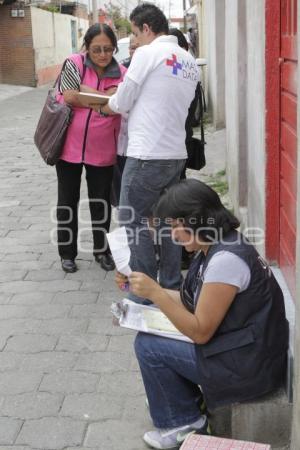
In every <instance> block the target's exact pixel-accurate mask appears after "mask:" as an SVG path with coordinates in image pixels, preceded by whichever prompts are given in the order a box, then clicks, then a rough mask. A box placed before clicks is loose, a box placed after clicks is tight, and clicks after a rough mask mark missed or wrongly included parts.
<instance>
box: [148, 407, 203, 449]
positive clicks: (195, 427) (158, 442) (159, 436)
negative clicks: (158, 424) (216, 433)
mask: <svg viewBox="0 0 300 450" xmlns="http://www.w3.org/2000/svg"><path fill="white" fill-rule="evenodd" d="M191 432H194V433H198V434H210V428H209V424H208V420H207V417H206V416H204V415H203V416H201V417H200V419H199V420H197V421H196V422H194V423H192V424H190V425H185V426H182V427H177V428H167V429H165V428H156V430H153V431H148V432H147V433H145V434H144V436H143V439H144V441H145V442H146V444H148V445H149V446H150V447H152V448H157V449H172V448H173V449H177V448H178V447H179V446H180V445H181V444H182V442H183V441H184V439H185V438H186V437H187V435H188V434H190V433H191Z"/></svg>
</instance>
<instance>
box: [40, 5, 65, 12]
mask: <svg viewBox="0 0 300 450" xmlns="http://www.w3.org/2000/svg"><path fill="white" fill-rule="evenodd" d="M38 8H40V9H43V10H44V11H49V12H52V13H59V12H60V11H59V7H58V6H55V5H38Z"/></svg>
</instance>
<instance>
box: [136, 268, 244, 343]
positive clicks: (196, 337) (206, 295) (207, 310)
mask: <svg viewBox="0 0 300 450" xmlns="http://www.w3.org/2000/svg"><path fill="white" fill-rule="evenodd" d="M129 282H130V291H131V292H133V293H134V294H135V295H138V296H140V297H144V298H148V299H149V300H151V301H153V303H155V304H156V305H157V306H158V307H159V308H160V310H161V311H162V312H163V313H164V314H165V315H166V316H167V317H168V318H169V319H170V321H171V322H172V323H173V324H174V325H175V327H176V328H177V329H178V330H179V331H181V333H183V334H184V335H186V336H188V337H189V338H190V339H191V340H192V341H194V342H195V343H197V344H205V343H207V342H208V341H209V340H210V339H211V337H212V336H213V335H214V333H215V332H216V330H217V328H218V326H219V325H220V323H221V322H222V320H223V319H224V317H225V315H226V313H227V311H228V309H229V307H230V305H231V303H232V302H233V300H234V298H235V296H236V294H237V292H238V288H237V287H236V286H233V285H230V284H224V283H207V284H203V286H202V289H201V293H200V296H199V299H198V303H197V307H196V311H195V314H192V313H190V312H189V311H188V310H187V309H185V308H184V307H182V305H179V304H178V303H176V302H175V301H174V300H173V299H172V298H171V297H170V296H169V295H168V293H167V292H165V289H163V288H162V287H161V286H160V285H159V284H158V283H156V282H155V281H154V280H152V279H151V278H150V277H148V276H147V275H145V274H143V273H140V272H133V273H132V275H131V276H130V277H129Z"/></svg>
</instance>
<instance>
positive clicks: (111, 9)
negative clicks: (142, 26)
mask: <svg viewBox="0 0 300 450" xmlns="http://www.w3.org/2000/svg"><path fill="white" fill-rule="evenodd" d="M106 12H107V14H108V15H109V16H110V18H111V19H112V21H113V23H114V26H115V27H116V29H117V30H118V31H119V30H124V29H125V30H126V33H127V34H129V33H130V31H131V25H130V22H129V20H127V19H126V17H123V16H122V13H121V8H120V7H119V6H115V5H113V4H112V3H109V5H106Z"/></svg>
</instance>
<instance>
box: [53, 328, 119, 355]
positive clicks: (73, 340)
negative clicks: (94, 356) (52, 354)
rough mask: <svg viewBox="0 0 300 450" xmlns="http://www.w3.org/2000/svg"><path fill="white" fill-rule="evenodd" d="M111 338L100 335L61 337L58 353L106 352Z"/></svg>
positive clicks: (85, 334) (57, 347)
mask: <svg viewBox="0 0 300 450" xmlns="http://www.w3.org/2000/svg"><path fill="white" fill-rule="evenodd" d="M110 339H111V338H110V337H109V336H106V335H105V336H103V335H99V334H87V333H84V334H81V335H63V336H60V338H59V341H58V344H57V346H56V348H55V350H56V351H63V352H81V353H89V352H104V351H105V350H106V349H107V347H108V344H109V340H110Z"/></svg>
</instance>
